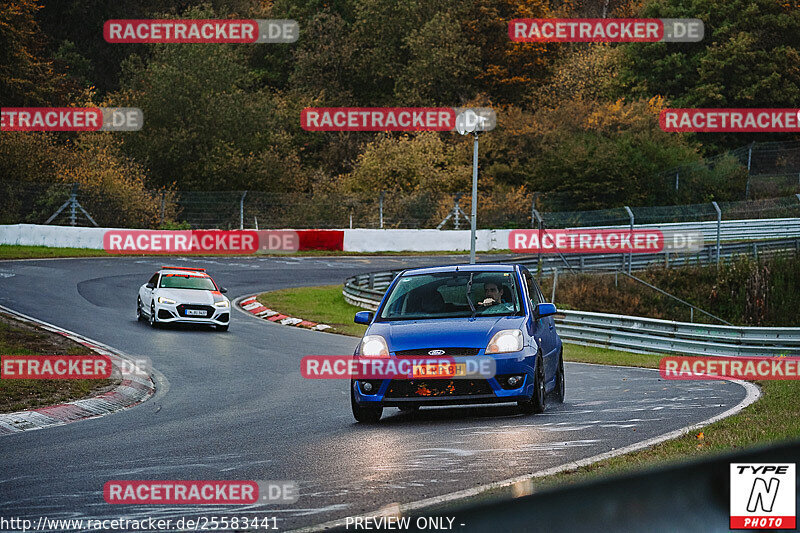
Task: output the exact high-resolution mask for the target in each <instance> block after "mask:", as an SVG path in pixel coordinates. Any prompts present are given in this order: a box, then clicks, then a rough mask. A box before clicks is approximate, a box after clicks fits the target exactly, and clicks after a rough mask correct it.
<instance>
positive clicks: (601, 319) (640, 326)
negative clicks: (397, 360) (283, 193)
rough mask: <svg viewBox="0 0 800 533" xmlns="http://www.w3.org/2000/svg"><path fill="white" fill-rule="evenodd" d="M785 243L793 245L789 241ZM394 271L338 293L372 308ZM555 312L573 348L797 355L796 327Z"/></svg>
mask: <svg viewBox="0 0 800 533" xmlns="http://www.w3.org/2000/svg"><path fill="white" fill-rule="evenodd" d="M790 242H791V243H792V245H794V242H795V240H790ZM760 244H761V245H763V243H760ZM750 246H752V244H751V245H750ZM792 250H793V248H792ZM772 251H773V252H775V251H778V249H776V248H773V249H772ZM615 266H619V263H617V264H616V265H615ZM399 272H401V271H400V270H392V271H387V272H373V273H370V274H361V275H358V276H352V277H349V278H347V280H345V283H344V288H343V289H342V295H343V296H344V299H345V301H347V302H348V303H351V304H353V305H357V306H359V307H363V308H365V309H371V310H375V309H377V307H378V305H379V304H380V301H381V298H382V297H383V294H384V292H385V291H386V288H387V287H388V286H389V284H390V283H391V282H392V280H393V279H394V278H395V276H396V275H397V274H398V273H399ZM561 313H562V314H563V315H564V318H559V319H557V322H558V332H559V335H560V336H561V338H562V339H563V340H565V341H568V342H571V343H574V344H582V345H587V346H600V347H604V348H616V349H621V350H625V351H629V352H635V353H651V354H690V355H721V356H730V357H743V356H780V355H785V356H800V328H759V327H740V326H723V325H709V324H696V323H691V322H674V321H670V320H659V319H654V318H644V317H636V316H626V315H613V314H605V313H592V312H587V311H571V310H568V311H562V312H561Z"/></svg>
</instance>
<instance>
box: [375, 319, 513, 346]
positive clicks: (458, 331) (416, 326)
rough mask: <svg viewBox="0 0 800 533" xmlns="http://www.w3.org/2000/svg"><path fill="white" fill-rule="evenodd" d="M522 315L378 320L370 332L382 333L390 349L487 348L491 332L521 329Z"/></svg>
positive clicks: (492, 333)
mask: <svg viewBox="0 0 800 533" xmlns="http://www.w3.org/2000/svg"><path fill="white" fill-rule="evenodd" d="M524 322H525V317H521V316H500V317H494V316H492V317H475V319H474V320H470V319H469V318H440V319H433V320H395V321H392V322H375V323H374V324H372V325H371V326H370V328H369V334H370V335H382V336H383V337H384V338H385V339H386V342H387V343H388V344H389V351H392V352H395V351H399V350H417V349H422V348H479V349H483V348H486V345H487V344H489V341H490V340H491V339H492V336H493V335H494V334H495V333H497V332H498V331H500V330H503V329H520V328H522V325H523V324H524Z"/></svg>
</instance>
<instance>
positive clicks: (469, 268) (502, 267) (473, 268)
mask: <svg viewBox="0 0 800 533" xmlns="http://www.w3.org/2000/svg"><path fill="white" fill-rule="evenodd" d="M516 266H517V265H515V264H511V263H481V264H475V265H467V264H464V265H443V266H435V267H419V268H409V269H408V270H404V271H403V272H402V275H404V276H417V275H423V274H437V273H441V272H514V271H515V268H516Z"/></svg>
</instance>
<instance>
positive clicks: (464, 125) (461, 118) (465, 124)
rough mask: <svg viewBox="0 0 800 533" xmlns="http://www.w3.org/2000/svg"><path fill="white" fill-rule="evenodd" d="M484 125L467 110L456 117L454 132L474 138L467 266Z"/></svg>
mask: <svg viewBox="0 0 800 533" xmlns="http://www.w3.org/2000/svg"><path fill="white" fill-rule="evenodd" d="M485 124H486V118H485V117H481V116H478V114H477V113H475V112H474V111H472V110H471V109H468V110H466V111H464V112H463V113H461V114H460V115H458V117H456V130H458V133H460V134H461V135H466V134H467V133H472V134H473V135H474V136H475V137H474V138H475V142H474V143H473V149H472V217H471V218H472V221H471V223H470V244H469V264H470V265H474V264H475V241H476V222H477V218H478V132H479V131H481V129H482V128H483V127H484V125H485Z"/></svg>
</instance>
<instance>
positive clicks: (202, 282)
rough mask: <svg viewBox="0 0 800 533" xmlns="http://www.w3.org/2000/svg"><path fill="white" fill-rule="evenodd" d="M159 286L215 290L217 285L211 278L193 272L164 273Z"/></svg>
mask: <svg viewBox="0 0 800 533" xmlns="http://www.w3.org/2000/svg"><path fill="white" fill-rule="evenodd" d="M159 287H162V288H165V289H201V290H207V291H215V290H217V287H216V286H215V285H214V282H213V281H211V278H205V277H200V276H195V275H192V274H164V275H162V276H161V284H160V285H159Z"/></svg>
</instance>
